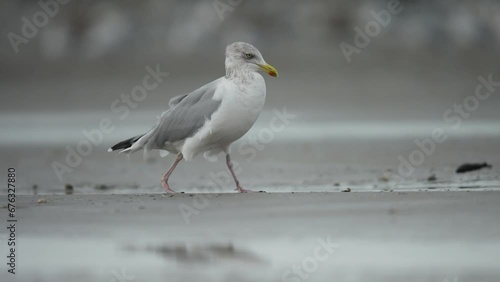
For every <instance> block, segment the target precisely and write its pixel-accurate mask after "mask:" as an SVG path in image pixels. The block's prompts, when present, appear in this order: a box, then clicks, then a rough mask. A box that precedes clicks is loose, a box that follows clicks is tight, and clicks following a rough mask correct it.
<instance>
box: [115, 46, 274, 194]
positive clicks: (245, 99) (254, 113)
mask: <svg viewBox="0 0 500 282" xmlns="http://www.w3.org/2000/svg"><path fill="white" fill-rule="evenodd" d="M225 65H226V76H224V77H221V78H219V79H217V80H214V81H212V82H210V83H208V84H206V85H204V86H202V87H200V88H198V89H196V90H195V91H193V92H191V93H189V94H183V95H179V96H176V97H174V98H172V99H171V100H170V101H169V103H168V105H169V107H170V108H169V109H168V110H167V111H166V112H164V113H163V114H162V115H161V117H160V119H159V121H158V124H157V125H156V126H155V127H154V128H153V129H151V130H150V131H149V132H147V133H146V134H142V135H138V136H135V137H132V138H130V139H127V140H124V141H122V142H120V143H118V144H116V145H114V146H112V147H111V148H110V149H109V150H108V151H110V152H111V151H117V150H120V153H133V152H135V151H138V150H140V149H144V150H152V149H157V150H166V151H168V152H170V153H175V154H177V156H176V158H175V161H174V163H173V164H172V166H171V167H170V169H169V170H168V171H167V172H166V173H165V174H164V175H163V176H162V178H161V184H162V186H163V188H165V190H166V191H167V192H168V193H174V191H173V190H172V189H170V186H169V185H168V178H169V177H170V175H171V174H172V172H173V171H174V169H175V167H176V166H177V164H178V163H179V162H180V161H181V160H182V159H185V160H186V161H190V160H192V159H193V158H194V157H195V156H196V155H198V154H199V153H205V156H206V157H209V156H212V155H216V154H219V153H221V152H224V153H225V154H226V164H227V167H228V168H229V171H230V172H231V175H232V177H233V179H234V181H235V182H236V190H237V191H239V192H241V193H245V192H252V191H250V190H246V189H244V188H243V187H241V186H240V183H239V181H238V178H237V177H236V174H235V173H234V171H233V166H232V163H231V157H230V156H229V153H230V146H231V143H233V142H234V141H236V140H238V139H239V138H241V137H242V136H243V135H244V134H245V133H246V132H247V131H248V130H249V129H250V128H251V127H252V125H253V124H254V123H255V121H256V120H257V117H258V116H259V114H260V113H261V112H262V108H263V107H264V102H265V100H266V83H265V81H264V78H263V77H262V75H260V74H259V73H258V72H257V71H258V70H259V69H261V70H264V71H265V72H267V73H268V74H269V75H271V76H274V77H277V76H278V71H277V70H276V69H275V68H274V67H273V66H271V65H269V64H267V63H266V61H265V60H264V58H263V57H262V55H261V53H260V52H259V50H257V48H255V47H254V46H252V45H251V44H248V43H244V42H235V43H233V44H230V45H228V46H227V47H226V62H225Z"/></svg>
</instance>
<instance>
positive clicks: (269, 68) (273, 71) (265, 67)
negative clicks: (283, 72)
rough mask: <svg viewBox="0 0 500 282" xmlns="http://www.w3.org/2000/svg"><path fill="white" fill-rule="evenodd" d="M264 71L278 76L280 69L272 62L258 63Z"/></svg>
mask: <svg viewBox="0 0 500 282" xmlns="http://www.w3.org/2000/svg"><path fill="white" fill-rule="evenodd" d="M258 66H259V67H260V68H261V69H262V70H263V71H265V72H267V74H269V75H270V76H274V77H278V70H277V69H276V68H275V67H273V66H271V65H270V64H265V65H258Z"/></svg>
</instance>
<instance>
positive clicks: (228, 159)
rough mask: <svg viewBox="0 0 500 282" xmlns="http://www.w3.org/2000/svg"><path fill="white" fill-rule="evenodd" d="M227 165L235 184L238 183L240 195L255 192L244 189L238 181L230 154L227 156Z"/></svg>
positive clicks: (237, 187)
mask: <svg viewBox="0 0 500 282" xmlns="http://www.w3.org/2000/svg"><path fill="white" fill-rule="evenodd" d="M226 165H227V168H229V171H230V172H231V175H232V176H233V179H234V182H236V190H237V191H238V192H240V193H248V192H255V191H252V190H247V189H244V188H243V187H241V186H240V181H239V180H238V178H236V174H235V173H234V171H233V163H232V162H231V157H229V154H227V155H226Z"/></svg>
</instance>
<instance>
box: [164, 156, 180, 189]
mask: <svg viewBox="0 0 500 282" xmlns="http://www.w3.org/2000/svg"><path fill="white" fill-rule="evenodd" d="M181 160H182V154H181V153H179V154H177V157H176V158H175V161H174V163H173V164H172V166H171V167H170V168H169V169H168V171H167V172H166V173H165V174H164V175H163V176H162V177H161V185H162V186H163V188H165V191H167V193H175V191H174V190H172V189H170V186H168V178H169V177H170V175H171V174H172V172H174V169H175V167H176V166H177V164H178V163H179V162H180V161H181Z"/></svg>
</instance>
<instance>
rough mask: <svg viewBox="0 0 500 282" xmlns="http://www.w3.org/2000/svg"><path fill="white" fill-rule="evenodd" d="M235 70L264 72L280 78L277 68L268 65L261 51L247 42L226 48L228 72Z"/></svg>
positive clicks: (236, 43)
mask: <svg viewBox="0 0 500 282" xmlns="http://www.w3.org/2000/svg"><path fill="white" fill-rule="evenodd" d="M233 70H235V71H240V70H241V71H245V70H246V71H254V72H256V71H258V70H263V71H265V72H267V73H268V74H269V75H270V76H274V77H277V76H278V71H277V70H276V68H274V67H273V66H271V65H270V64H268V63H266V61H265V60H264V58H263V57H262V54H261V53H260V52H259V50H258V49H257V48H255V47H254V46H253V45H252V44H248V43H245V42H235V43H233V44H230V45H228V46H227V47H226V72H228V71H233Z"/></svg>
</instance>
